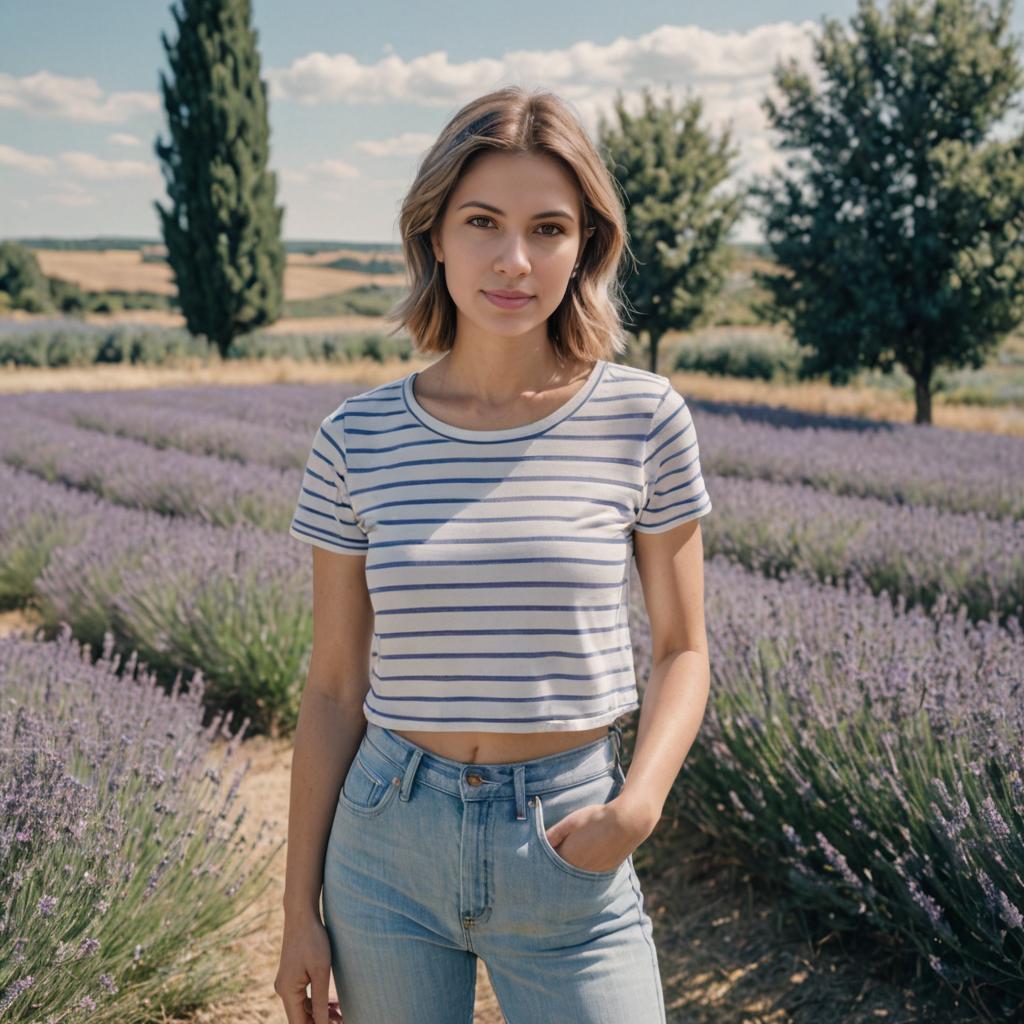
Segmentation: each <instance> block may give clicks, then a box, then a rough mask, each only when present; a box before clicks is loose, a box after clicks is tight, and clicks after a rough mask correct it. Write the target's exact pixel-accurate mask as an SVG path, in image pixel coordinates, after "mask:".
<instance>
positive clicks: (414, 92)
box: [266, 21, 817, 107]
mask: <svg viewBox="0 0 1024 1024" xmlns="http://www.w3.org/2000/svg"><path fill="white" fill-rule="evenodd" d="M816 27H817V26H816V25H815V23H814V22H811V21H804V22H801V23H799V24H797V23H794V22H790V21H781V22H775V23H773V24H768V25H760V26H757V27H756V28H752V29H750V30H749V31H747V32H714V31H710V30H708V29H703V28H699V27H697V26H695V25H662V26H661V27H660V28H657V29H654V30H653V31H651V32H647V33H645V34H643V35H639V36H636V37H634V38H627V37H625V36H620V37H619V38H618V39H615V40H613V41H612V42H610V43H600V44H599V43H593V42H587V41H583V42H579V43H575V44H573V45H572V46H569V47H566V48H564V49H560V50H514V51H510V52H509V53H507V54H505V55H504V56H502V57H501V58H492V57H481V58H478V59H476V60H468V61H462V62H459V63H453V62H451V61H450V60H449V59H448V55H447V54H446V53H445V52H444V51H443V50H436V51H434V52H433V53H428V54H424V55H422V56H420V57H414V58H412V59H410V60H404V59H402V58H401V57H399V56H397V55H395V54H389V55H388V56H386V57H384V58H382V59H381V60H379V61H377V62H376V63H375V64H363V63H360V62H359V61H358V60H357V59H356V58H355V57H353V56H351V55H350V54H347V53H338V54H326V53H322V52H319V51H317V52H314V53H309V54H306V55H304V56H302V57H299V58H297V59H296V60H295V61H293V62H292V64H291V66H290V67H287V68H280V69H270V70H268V71H267V72H266V77H267V80H268V82H269V85H270V94H271V96H272V97H274V98H277V99H287V100H292V101H295V102H298V103H302V104H306V105H316V104H321V103H335V102H340V103H348V104H351V105H360V106H361V105H364V104H375V103H394V102H401V103H413V104H416V105H418V106H427V107H450V106H452V105H456V104H461V103H464V102H465V101H467V100H469V99H471V98H473V97H474V96H477V95H479V94H481V93H483V92H487V91H489V90H490V89H494V88H496V87H498V86H500V85H502V84H507V83H509V82H513V81H514V82H518V83H520V84H523V85H527V86H528V87H537V86H544V87H548V88H551V89H553V90H555V91H556V92H558V93H559V94H560V95H563V96H565V97H566V98H570V99H575V100H583V99H585V97H586V96H587V95H588V94H590V93H592V92H593V91H594V89H595V88H597V89H600V88H601V87H609V88H611V89H614V88H621V89H622V90H623V91H625V92H628V91H630V90H633V89H635V88H637V87H639V86H640V85H641V84H644V83H648V82H651V81H656V82H671V83H672V84H673V85H678V86H691V87H694V88H698V89H703V88H704V87H706V86H711V85H717V86H725V87H726V88H731V89H732V90H734V91H737V90H741V89H742V90H743V91H746V90H747V89H749V88H750V87H751V86H755V85H757V84H759V83H760V82H762V81H763V80H767V79H768V77H769V76H770V73H771V69H772V66H773V64H774V62H775V60H776V59H777V58H778V57H780V56H782V55H787V56H788V55H794V56H797V57H800V58H803V59H804V60H805V61H808V60H809V58H810V55H811V43H810V35H811V34H812V33H813V32H814V30H815V29H816Z"/></svg>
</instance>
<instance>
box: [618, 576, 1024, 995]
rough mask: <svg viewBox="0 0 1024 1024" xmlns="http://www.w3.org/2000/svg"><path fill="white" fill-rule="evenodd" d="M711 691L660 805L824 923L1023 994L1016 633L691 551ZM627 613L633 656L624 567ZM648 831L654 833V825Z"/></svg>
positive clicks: (989, 987) (634, 600)
mask: <svg viewBox="0 0 1024 1024" xmlns="http://www.w3.org/2000/svg"><path fill="white" fill-rule="evenodd" d="M706 581H707V595H706V596H707V626H708V637H709V643H710V645H711V650H710V658H711V666H712V677H713V681H712V698H711V701H710V702H709V706H708V712H707V715H706V717H705V720H704V724H703V727H702V730H701V734H700V737H699V740H698V742H697V743H696V744H695V745H694V747H693V748H692V750H691V752H690V754H689V755H688V757H687V760H686V763H685V765H684V769H683V772H682V773H681V774H680V777H679V780H678V781H677V783H676V785H675V787H674V789H673V793H672V796H671V797H670V801H669V803H668V804H667V805H666V813H667V814H669V815H670V816H674V815H680V816H682V817H683V818H684V819H686V820H688V821H691V822H693V823H694V824H695V825H696V826H697V827H699V828H700V829H701V831H703V832H705V833H707V834H709V835H711V836H713V837H714V838H715V840H716V843H717V844H718V848H719V849H721V850H723V851H726V850H730V851H734V852H737V853H739V854H740V855H741V856H743V857H744V858H745V859H746V860H747V861H748V863H749V864H750V866H751V868H752V869H753V870H754V871H755V872H757V873H759V874H761V875H764V876H769V877H772V878H773V879H774V880H776V881H782V882H783V883H784V884H785V885H787V887H788V891H789V892H790V894H791V899H792V901H793V903H794V904H795V905H797V906H802V907H804V908H805V909H813V910H818V911H823V912H826V913H827V914H828V924H829V927H831V928H841V927H845V928H848V929H851V930H856V931H861V932H862V931H863V930H864V929H865V928H867V929H873V930H875V931H877V932H881V933H884V934H888V935H890V936H892V937H894V938H895V939H897V940H898V942H899V945H898V946H897V948H901V949H903V950H908V951H912V952H916V953H917V954H919V955H920V956H921V958H922V959H923V960H924V961H925V962H926V963H927V964H928V965H929V966H930V967H931V969H932V970H933V971H934V972H935V973H936V975H937V977H940V978H942V979H944V980H945V981H947V982H948V983H950V984H954V985H955V984H966V985H969V986H971V988H972V994H973V997H974V999H975V1000H976V1001H977V1004H978V1006H979V1008H980V1007H981V1006H982V1005H983V1004H987V1006H988V1009H989V1010H991V1009H993V1007H994V1006H996V1007H997V1008H999V1009H1003V1010H1005V1009H1007V1008H1009V1009H1010V1010H1012V1012H1015V1013H1020V1012H1022V1010H1024V918H1022V912H1024V899H1022V894H1024V753H1022V747H1021V737H1022V736H1024V669H1022V666H1024V631H1022V629H1021V627H1020V625H1019V623H1018V622H1017V621H1016V620H1010V622H1009V623H1008V625H1007V626H1006V627H1005V628H1002V627H1000V626H999V625H998V624H997V623H995V622H994V621H989V622H981V623H971V622H969V620H968V618H967V616H966V615H965V614H964V609H963V608H960V609H958V610H956V611H952V610H950V609H949V608H948V607H946V606H945V602H944V601H941V600H940V601H939V602H938V603H937V604H936V606H935V608H933V609H932V610H931V612H930V613H926V612H924V611H923V610H922V609H920V608H915V609H909V610H908V609H907V608H906V606H905V602H904V601H903V600H902V599H900V600H897V601H896V602H893V601H891V600H889V599H888V598H887V597H886V596H884V595H883V596H877V595H872V594H871V593H870V592H869V591H868V589H867V588H866V587H865V586H864V585H856V584H855V585H853V586H851V588H850V589H848V590H844V589H839V588H834V587H828V586H824V585H822V584H820V583H819V582H817V581H814V580H811V579H808V578H806V577H803V576H800V575H793V576H788V577H786V578H783V579H781V580H772V579H766V578H764V577H762V576H760V575H758V574H755V573H750V572H746V571H744V570H743V569H742V568H741V567H739V566H737V565H735V564H732V563H730V562H729V561H727V560H726V559H724V558H722V557H721V556H717V557H715V558H713V559H712V560H710V561H709V562H708V564H707V572H706ZM630 589H631V593H630V599H631V610H630V624H631V631H632V634H633V639H634V650H635V656H636V661H637V671H638V677H639V678H640V679H644V678H646V674H647V673H648V672H649V670H650V661H649V657H650V655H649V634H648V631H647V625H646V623H647V619H646V613H645V611H644V609H643V601H642V590H641V588H640V586H639V582H638V580H637V579H634V580H633V581H632V583H631V588H630ZM655 842H657V833H655Z"/></svg>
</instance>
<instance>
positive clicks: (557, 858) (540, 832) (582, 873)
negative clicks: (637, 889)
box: [534, 796, 622, 881]
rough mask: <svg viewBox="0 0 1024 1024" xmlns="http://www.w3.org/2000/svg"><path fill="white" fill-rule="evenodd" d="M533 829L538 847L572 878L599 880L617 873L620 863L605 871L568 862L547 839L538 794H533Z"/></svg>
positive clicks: (612, 876) (542, 809)
mask: <svg viewBox="0 0 1024 1024" xmlns="http://www.w3.org/2000/svg"><path fill="white" fill-rule="evenodd" d="M534 830H535V831H536V833H537V839H538V841H539V842H540V848H541V850H543V851H544V854H545V856H546V857H547V858H548V860H550V861H551V863H552V864H554V865H555V867H557V868H558V869H559V870H560V871H562V872H564V873H565V874H567V875H572V876H573V877H574V878H583V879H587V880H590V881H600V880H601V879H608V878H614V877H615V875H617V874H618V872H619V868H621V867H622V865H621V864H619V865H618V866H616V867H614V868H611V869H610V870H607V871H591V870H590V869H589V868H581V867H577V866H576V865H575V864H570V863H569V862H568V861H567V860H566V859H565V858H564V857H563V856H562V855H561V854H560V853H559V852H558V851H557V850H556V849H555V848H554V847H553V846H552V845H551V841H550V840H549V839H548V833H547V829H546V828H545V826H544V805H543V803H542V801H541V798H540V796H534Z"/></svg>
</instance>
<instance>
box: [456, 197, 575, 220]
mask: <svg viewBox="0 0 1024 1024" xmlns="http://www.w3.org/2000/svg"><path fill="white" fill-rule="evenodd" d="M464 206H479V207H480V208H481V209H483V210H490V211H491V213H496V214H498V216H499V217H504V216H505V211H504V210H499V209H498V208H497V207H496V206H491V204H490V203H481V202H480V201H479V200H477V199H470V200H469V202H466V203H460V204H459V205H458V206H457V207H456V209H457V210H461V209H462V208H463V207H464ZM541 217H564V218H565V219H566V220H575V219H576V218H575V217H573V215H572V214H571V213H566V212H565V210H545V211H544V212H543V213H535V214H534V215H533V217H532V218H531V220H539V219H540V218H541Z"/></svg>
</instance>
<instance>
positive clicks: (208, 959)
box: [0, 629, 283, 1024]
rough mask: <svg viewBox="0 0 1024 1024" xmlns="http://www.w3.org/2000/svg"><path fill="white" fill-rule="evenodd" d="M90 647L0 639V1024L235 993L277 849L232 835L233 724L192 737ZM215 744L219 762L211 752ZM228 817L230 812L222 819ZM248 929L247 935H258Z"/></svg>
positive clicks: (158, 694)
mask: <svg viewBox="0 0 1024 1024" xmlns="http://www.w3.org/2000/svg"><path fill="white" fill-rule="evenodd" d="M119 665H120V660H119V658H117V657H114V656H112V645H111V643H110V642H109V641H108V642H107V643H106V644H105V645H104V648H103V650H102V653H101V656H100V658H99V660H98V661H96V663H95V664H93V663H92V660H91V652H89V651H88V650H87V649H84V648H82V647H81V646H80V645H79V644H78V643H77V642H75V641H73V640H72V639H71V637H70V632H69V631H68V630H66V629H65V630H64V631H62V633H61V634H60V636H59V637H58V638H57V640H56V641H55V642H54V643H45V644H44V643H38V642H35V641H32V640H28V639H25V638H23V637H21V636H19V635H18V634H10V635H8V636H6V637H4V638H2V639H0V808H2V810H3V813H2V815H0V908H2V914H0V1015H2V1016H3V1019H4V1020H5V1021H10V1022H11V1024H18V1022H26V1024H27V1022H32V1024H39V1022H43V1021H45V1022H47V1024H59V1022H62V1021H69V1022H70V1021H79V1020H82V1019H88V1020H90V1021H94V1022H97V1024H115V1022H116V1024H157V1022H158V1021H162V1020H166V1012H171V1013H175V1012H181V1013H184V1012H187V1011H189V1010H190V1009H192V1008H194V1007H196V1006H199V1005H202V1004H204V1003H206V1002H208V1001H210V1000H214V999H219V998H222V997H224V996H228V995H231V994H233V993H235V992H237V991H238V986H239V979H240V978H241V977H242V976H243V975H242V973H241V967H242V963H241V958H240V957H238V956H237V955H230V954H229V951H228V947H227V943H229V942H230V941H231V940H233V939H235V938H238V937H240V936H244V935H248V934H250V933H251V932H252V930H253V929H252V928H249V927H247V926H248V925H249V924H250V923H251V922H249V921H247V920H244V919H243V918H242V916H241V915H242V914H243V913H244V912H245V911H246V910H247V908H249V907H250V906H251V905H252V904H253V903H254V901H255V900H256V899H257V897H258V896H259V895H260V893H261V892H262V891H263V889H264V888H265V887H266V885H267V884H268V882H269V878H268V877H265V876H266V872H267V869H268V867H270V866H271V863H272V861H273V859H274V857H276V855H277V853H278V852H279V850H280V849H281V847H282V846H283V842H278V843H276V844H274V845H273V847H272V848H271V849H270V850H269V851H266V852H263V853H260V852H259V848H260V847H262V846H265V845H267V844H268V843H270V839H269V838H266V837H265V835H264V826H265V825H266V824H267V822H263V823H261V825H260V828H259V831H258V833H257V835H256V837H255V839H252V840H247V839H246V837H245V836H244V835H242V834H241V833H240V827H241V824H242V822H243V821H244V819H245V817H246V814H247V808H245V807H243V808H242V809H241V810H240V811H238V812H237V813H235V812H234V810H233V806H234V804H235V801H236V799H237V792H238V786H239V783H240V781H241V779H242V778H243V777H244V775H245V773H246V771H247V770H248V768H249V763H248V762H246V763H245V764H244V766H243V767H242V769H241V770H240V771H236V772H234V773H233V775H232V776H231V778H230V784H229V786H228V787H227V790H226V792H225V791H224V786H223V783H224V781H225V779H226V778H227V770H228V769H229V768H230V767H231V766H232V764H233V760H234V758H235V755H236V753H237V746H238V743H239V742H240V740H241V738H242V736H243V734H244V732H245V729H246V724H247V723H245V722H243V723H242V725H241V727H240V728H239V729H238V731H237V732H236V733H235V734H234V735H232V734H231V732H230V730H229V726H230V721H231V716H230V715H227V716H224V715H220V716H215V717H214V718H213V719H212V720H211V721H210V722H208V723H207V724H205V725H204V723H203V710H202V691H203V682H202V679H201V677H198V676H197V677H195V678H194V679H193V681H192V683H191V685H190V686H189V688H188V690H187V691H185V692H182V691H181V688H180V677H179V679H178V680H176V681H175V685H174V687H173V688H172V690H171V692H170V693H165V692H164V691H163V689H162V688H161V687H160V686H158V685H157V684H156V681H155V679H154V678H153V677H152V676H151V675H150V674H149V673H147V672H146V671H145V668H144V667H140V665H139V663H138V661H137V659H136V658H135V657H134V656H133V657H130V658H129V659H128V660H127V662H126V663H125V665H124V669H123V671H122V672H120V674H119V673H118V668H119ZM218 737H223V738H224V739H226V740H228V743H227V745H226V747H225V748H224V749H223V751H220V750H218V746H219V745H217V746H215V745H214V741H215V740H216V739H217V738H218ZM232 814H234V817H233V818H232V817H231V815H232ZM263 924H264V921H263V919H262V918H261V919H260V920H257V922H256V925H257V927H259V926H260V925H263Z"/></svg>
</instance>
